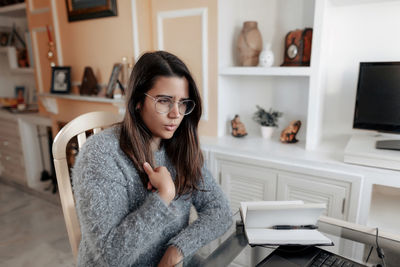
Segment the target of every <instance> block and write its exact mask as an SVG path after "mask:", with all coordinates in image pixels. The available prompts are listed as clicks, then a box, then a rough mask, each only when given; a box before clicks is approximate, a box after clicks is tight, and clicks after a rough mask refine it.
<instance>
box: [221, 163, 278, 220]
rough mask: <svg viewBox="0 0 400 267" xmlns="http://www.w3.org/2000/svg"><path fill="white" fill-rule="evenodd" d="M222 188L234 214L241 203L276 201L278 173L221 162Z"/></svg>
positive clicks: (261, 168)
mask: <svg viewBox="0 0 400 267" xmlns="http://www.w3.org/2000/svg"><path fill="white" fill-rule="evenodd" d="M219 165H220V166H219V169H220V176H221V186H222V189H223V190H224V191H225V193H226V194H227V195H228V198H229V200H230V204H231V209H232V212H233V213H235V212H237V211H238V209H239V206H240V202H241V201H258V200H275V196H276V177H277V174H276V172H273V171H272V170H270V169H267V168H263V167H258V166H251V165H244V164H240V163H236V162H225V161H221V162H220V164H219Z"/></svg>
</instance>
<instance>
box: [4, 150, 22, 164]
mask: <svg viewBox="0 0 400 267" xmlns="http://www.w3.org/2000/svg"><path fill="white" fill-rule="evenodd" d="M0 160H1V163H2V165H3V167H5V168H7V167H8V166H11V168H25V162H24V157H23V156H22V154H20V153H13V152H11V153H10V152H8V151H1V152H0Z"/></svg>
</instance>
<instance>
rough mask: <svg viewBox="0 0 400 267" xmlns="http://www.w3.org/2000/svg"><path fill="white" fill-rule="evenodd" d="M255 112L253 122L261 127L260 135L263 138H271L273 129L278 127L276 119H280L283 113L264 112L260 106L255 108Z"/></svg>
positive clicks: (271, 110) (274, 111) (270, 110)
mask: <svg viewBox="0 0 400 267" xmlns="http://www.w3.org/2000/svg"><path fill="white" fill-rule="evenodd" d="M256 107H257V111H256V112H255V113H254V115H253V120H254V121H256V122H258V123H259V124H260V125H261V135H262V136H263V137H264V138H271V136H272V133H273V132H274V129H275V128H276V127H278V119H279V118H280V117H282V115H283V113H282V112H279V111H276V110H273V109H272V108H270V109H269V111H266V110H265V109H263V108H262V107H260V106H258V105H257V106H256Z"/></svg>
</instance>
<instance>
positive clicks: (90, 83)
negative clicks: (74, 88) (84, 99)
mask: <svg viewBox="0 0 400 267" xmlns="http://www.w3.org/2000/svg"><path fill="white" fill-rule="evenodd" d="M79 91H80V94H81V95H97V93H98V91H99V89H98V87H97V79H96V76H94V73H93V70H92V68H91V67H85V70H84V72H83V78H82V84H81V87H80V90H79Z"/></svg>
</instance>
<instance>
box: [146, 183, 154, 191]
mask: <svg viewBox="0 0 400 267" xmlns="http://www.w3.org/2000/svg"><path fill="white" fill-rule="evenodd" d="M152 188H153V185H152V184H151V183H150V181H148V182H147V190H151V189H152Z"/></svg>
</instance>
